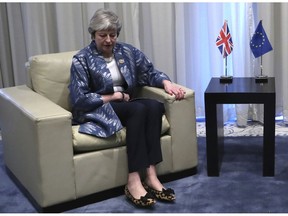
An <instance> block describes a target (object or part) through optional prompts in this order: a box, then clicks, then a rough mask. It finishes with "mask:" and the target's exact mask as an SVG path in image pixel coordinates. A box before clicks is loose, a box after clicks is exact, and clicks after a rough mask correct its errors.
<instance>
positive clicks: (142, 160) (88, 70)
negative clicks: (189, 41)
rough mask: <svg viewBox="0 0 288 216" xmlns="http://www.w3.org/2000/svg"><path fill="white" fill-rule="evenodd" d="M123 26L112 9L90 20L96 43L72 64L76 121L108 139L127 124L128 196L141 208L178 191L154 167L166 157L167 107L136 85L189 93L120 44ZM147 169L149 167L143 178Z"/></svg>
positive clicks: (181, 95)
mask: <svg viewBox="0 0 288 216" xmlns="http://www.w3.org/2000/svg"><path fill="white" fill-rule="evenodd" d="M121 27H122V25H121V22H120V21H119V18H118V16H117V15H116V14H115V13H114V12H112V11H110V10H104V9H100V10H98V11H96V12H95V14H94V15H93V17H92V18H91V20H90V25H89V28H88V31H89V33H90V34H91V39H92V41H91V43H90V45H89V46H87V47H85V48H84V49H82V50H80V51H79V52H78V53H77V54H76V55H75V56H74V57H73V61H72V65H71V80H70V85H69V89H70V97H71V105H72V112H73V121H74V123H75V124H79V125H80V129H79V132H82V133H86V134H90V135H94V136H98V137H109V136H111V135H113V134H114V133H116V132H117V131H119V130H121V129H122V128H123V126H125V127H126V146H127V157H128V170H129V174H128V181H127V185H126V186H125V194H126V196H127V198H129V200H131V201H132V202H133V203H134V204H135V205H137V206H152V205H153V204H155V202H156V200H155V199H160V200H166V201H173V200H175V193H174V191H173V190H172V189H169V188H168V189H166V188H165V187H164V186H163V185H162V184H161V182H160V181H159V179H158V178H157V173H156V169H155V165H156V164H158V163H160V162H161V161H162V153H161V146H160V131H161V123H162V115H163V113H164V106H163V104H162V103H160V102H158V101H156V100H152V99H133V93H134V89H135V88H136V87H138V86H144V85H148V86H154V87H159V88H164V89H165V91H166V92H167V93H168V94H170V95H175V97H176V99H177V100H181V99H183V98H184V94H185V92H184V90H182V89H181V88H179V87H177V86H176V85H174V84H173V83H172V82H171V81H170V79H169V77H168V76H167V75H166V74H164V73H163V72H160V71H157V70H155V69H154V68H153V65H152V63H151V62H150V61H149V60H148V58H147V57H146V56H145V55H144V54H143V53H142V52H141V51H140V50H138V49H136V48H135V47H133V46H131V45H129V44H125V43H119V42H117V37H118V35H119V33H120V30H121ZM142 170H146V178H145V180H144V181H143V182H142V181H141V178H140V174H139V172H140V171H142Z"/></svg>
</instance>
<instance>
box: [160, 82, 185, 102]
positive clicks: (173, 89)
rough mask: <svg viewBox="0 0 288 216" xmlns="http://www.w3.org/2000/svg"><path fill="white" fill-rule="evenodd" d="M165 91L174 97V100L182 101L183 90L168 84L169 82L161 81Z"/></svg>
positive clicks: (170, 83)
mask: <svg viewBox="0 0 288 216" xmlns="http://www.w3.org/2000/svg"><path fill="white" fill-rule="evenodd" d="M163 85H164V89H165V91H166V92H167V93H168V94H170V95H175V99H176V100H182V99H183V98H184V96H185V93H186V92H185V90H184V89H182V88H181V87H179V86H177V85H175V84H174V83H172V82H170V81H169V80H164V81H163Z"/></svg>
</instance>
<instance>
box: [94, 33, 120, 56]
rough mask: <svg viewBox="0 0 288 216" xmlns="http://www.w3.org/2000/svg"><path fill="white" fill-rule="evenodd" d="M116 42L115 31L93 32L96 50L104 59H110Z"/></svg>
mask: <svg viewBox="0 0 288 216" xmlns="http://www.w3.org/2000/svg"><path fill="white" fill-rule="evenodd" d="M116 40H117V32H116V31H115V30H103V31H96V32H95V42H96V46H97V49H98V51H100V52H102V53H103V56H104V57H110V56H111V55H112V51H113V47H114V46H115V43H116Z"/></svg>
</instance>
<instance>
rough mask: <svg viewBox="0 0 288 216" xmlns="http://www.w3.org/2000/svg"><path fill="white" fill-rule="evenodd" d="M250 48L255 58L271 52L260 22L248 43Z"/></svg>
mask: <svg viewBox="0 0 288 216" xmlns="http://www.w3.org/2000/svg"><path fill="white" fill-rule="evenodd" d="M250 48H251V51H252V53H253V54H254V56H255V58H258V57H259V56H262V55H264V54H265V53H267V52H269V51H271V50H273V48H272V46H271V44H270V42H269V40H268V37H267V35H266V32H265V30H264V28H263V26H262V20H260V22H259V24H258V26H257V28H256V30H255V33H254V35H253V37H252V39H251V41H250Z"/></svg>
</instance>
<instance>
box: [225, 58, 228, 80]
mask: <svg viewBox="0 0 288 216" xmlns="http://www.w3.org/2000/svg"><path fill="white" fill-rule="evenodd" d="M225 76H226V77H228V75H227V56H226V58H225Z"/></svg>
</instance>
